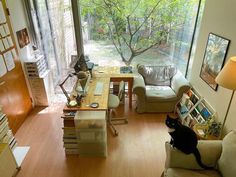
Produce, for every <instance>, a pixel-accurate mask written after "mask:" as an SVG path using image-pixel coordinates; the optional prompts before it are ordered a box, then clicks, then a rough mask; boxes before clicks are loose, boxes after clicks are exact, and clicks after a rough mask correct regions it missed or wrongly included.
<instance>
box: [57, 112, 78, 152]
mask: <svg viewBox="0 0 236 177" xmlns="http://www.w3.org/2000/svg"><path fill="white" fill-rule="evenodd" d="M74 116H75V112H68V113H64V114H63V115H62V116H61V118H62V119H63V123H64V127H63V128H62V129H63V142H64V148H65V153H66V154H79V150H78V143H77V137H76V132H75V125H74Z"/></svg>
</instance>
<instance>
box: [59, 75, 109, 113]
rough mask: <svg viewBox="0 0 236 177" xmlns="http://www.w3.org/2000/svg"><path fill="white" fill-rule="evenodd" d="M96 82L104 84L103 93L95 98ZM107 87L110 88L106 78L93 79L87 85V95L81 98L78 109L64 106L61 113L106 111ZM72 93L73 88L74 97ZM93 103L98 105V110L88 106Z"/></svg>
mask: <svg viewBox="0 0 236 177" xmlns="http://www.w3.org/2000/svg"><path fill="white" fill-rule="evenodd" d="M97 82H103V83H104V85H103V93H102V95H98V96H95V95H94V94H93V93H94V90H95V87H96V83H97ZM109 87H110V78H108V77H104V78H103V77H100V78H93V79H92V82H91V83H89V88H88V92H87V95H86V96H85V97H84V98H83V100H82V103H81V106H80V107H78V106H75V107H68V106H65V107H64V109H63V111H64V112H68V111H78V110H80V111H94V110H107V108H108V96H109ZM74 92H76V91H75V86H74V88H73V91H72V95H75V94H73V93H74ZM93 102H97V103H99V107H98V108H91V107H90V106H89V105H90V104H91V103H93Z"/></svg>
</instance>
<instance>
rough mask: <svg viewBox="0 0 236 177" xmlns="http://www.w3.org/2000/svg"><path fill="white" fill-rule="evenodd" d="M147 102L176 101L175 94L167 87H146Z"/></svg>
mask: <svg viewBox="0 0 236 177" xmlns="http://www.w3.org/2000/svg"><path fill="white" fill-rule="evenodd" d="M146 100H147V102H159V101H173V100H176V94H175V92H174V91H173V90H172V89H171V88H170V87H169V86H150V85H148V86H146Z"/></svg>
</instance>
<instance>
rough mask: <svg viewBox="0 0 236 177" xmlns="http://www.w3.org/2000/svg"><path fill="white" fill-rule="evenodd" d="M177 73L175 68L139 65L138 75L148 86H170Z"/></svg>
mask: <svg viewBox="0 0 236 177" xmlns="http://www.w3.org/2000/svg"><path fill="white" fill-rule="evenodd" d="M176 71H177V69H176V68H175V67H174V66H153V65H138V73H140V74H141V75H142V76H143V79H144V82H145V84H146V85H157V86H170V84H171V82H170V81H171V78H172V77H173V76H174V75H175V74H176Z"/></svg>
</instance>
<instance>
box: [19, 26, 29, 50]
mask: <svg viewBox="0 0 236 177" xmlns="http://www.w3.org/2000/svg"><path fill="white" fill-rule="evenodd" d="M16 36H17V39H18V43H19V46H20V48H23V47H25V46H26V45H27V44H29V43H30V41H29V35H28V32H27V29H26V28H24V29H22V30H20V31H17V32H16Z"/></svg>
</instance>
